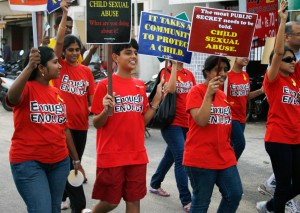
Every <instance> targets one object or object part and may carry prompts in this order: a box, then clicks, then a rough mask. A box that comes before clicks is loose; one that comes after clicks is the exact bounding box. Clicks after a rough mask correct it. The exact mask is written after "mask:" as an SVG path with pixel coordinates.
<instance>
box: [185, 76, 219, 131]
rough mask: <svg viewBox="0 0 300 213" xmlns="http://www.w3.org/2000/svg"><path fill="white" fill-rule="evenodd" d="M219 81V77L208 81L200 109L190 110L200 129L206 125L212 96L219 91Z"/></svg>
mask: <svg viewBox="0 0 300 213" xmlns="http://www.w3.org/2000/svg"><path fill="white" fill-rule="evenodd" d="M219 79H220V76H217V77H214V78H213V79H212V80H210V81H209V83H208V87H207V90H206V93H205V96H204V99H203V102H202V104H201V107H200V108H194V109H191V110H190V114H191V116H192V117H193V119H194V121H195V122H196V124H197V125H199V126H201V127H204V126H206V124H207V123H208V120H209V117H210V110H211V104H212V102H213V96H214V94H215V93H216V92H217V91H218V89H219Z"/></svg>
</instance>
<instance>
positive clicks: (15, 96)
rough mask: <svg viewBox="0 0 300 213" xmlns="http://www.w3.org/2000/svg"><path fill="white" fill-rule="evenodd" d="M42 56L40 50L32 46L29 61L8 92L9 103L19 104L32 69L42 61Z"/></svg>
mask: <svg viewBox="0 0 300 213" xmlns="http://www.w3.org/2000/svg"><path fill="white" fill-rule="evenodd" d="M40 60H41V57H40V54H39V50H38V49H36V48H32V49H31V50H30V54H29V63H28V64H27V66H26V67H25V68H24V70H23V71H22V72H21V74H20V75H19V76H18V78H17V79H16V80H15V81H14V83H13V84H12V85H11V87H10V88H9V90H8V92H7V98H8V101H9V103H11V104H13V105H17V104H18V103H19V102H20V100H21V95H22V92H23V90H24V87H25V85H26V82H27V80H28V79H29V77H30V75H31V73H32V71H33V70H34V69H35V68H36V67H37V65H38V64H39V63H40Z"/></svg>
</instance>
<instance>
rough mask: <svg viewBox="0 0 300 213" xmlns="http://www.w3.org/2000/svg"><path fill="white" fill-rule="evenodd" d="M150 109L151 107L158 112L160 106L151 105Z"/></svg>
mask: <svg viewBox="0 0 300 213" xmlns="http://www.w3.org/2000/svg"><path fill="white" fill-rule="evenodd" d="M150 107H151V109H153V110H155V111H156V110H158V107H159V106H153V105H152V104H150Z"/></svg>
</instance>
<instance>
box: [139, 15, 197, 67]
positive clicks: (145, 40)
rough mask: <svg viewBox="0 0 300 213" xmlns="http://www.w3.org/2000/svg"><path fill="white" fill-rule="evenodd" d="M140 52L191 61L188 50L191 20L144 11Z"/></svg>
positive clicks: (185, 61)
mask: <svg viewBox="0 0 300 213" xmlns="http://www.w3.org/2000/svg"><path fill="white" fill-rule="evenodd" d="M140 23H141V24H140V32H139V54H145V55H152V56H157V57H160V58H165V59H170V60H175V61H181V62H184V63H188V64H189V63H190V62H191V58H192V53H191V52H188V51H187V46H188V40H189V34H190V29H191V22H189V21H184V20H182V19H178V18H174V17H171V16H165V15H161V14H155V13H148V12H144V11H142V14H141V21H140Z"/></svg>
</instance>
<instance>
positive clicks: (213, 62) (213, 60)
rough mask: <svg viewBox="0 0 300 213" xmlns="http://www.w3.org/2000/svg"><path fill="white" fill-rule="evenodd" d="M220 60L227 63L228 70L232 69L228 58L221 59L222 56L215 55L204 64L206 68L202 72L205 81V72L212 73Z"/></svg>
mask: <svg viewBox="0 0 300 213" xmlns="http://www.w3.org/2000/svg"><path fill="white" fill-rule="evenodd" d="M219 58H220V60H221V61H220V62H224V63H226V65H227V67H228V69H230V63H229V60H228V58H226V57H221V56H215V55H211V56H208V57H207V59H206V60H205V62H204V68H203V70H202V73H203V76H204V78H205V79H206V77H207V75H206V72H205V71H211V70H212V69H213V68H214V67H215V66H217V65H218V63H219Z"/></svg>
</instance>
